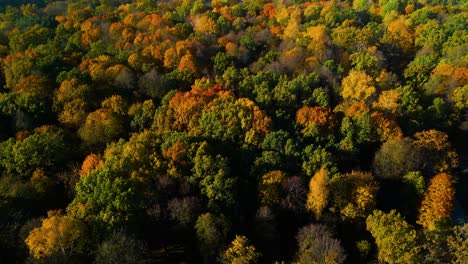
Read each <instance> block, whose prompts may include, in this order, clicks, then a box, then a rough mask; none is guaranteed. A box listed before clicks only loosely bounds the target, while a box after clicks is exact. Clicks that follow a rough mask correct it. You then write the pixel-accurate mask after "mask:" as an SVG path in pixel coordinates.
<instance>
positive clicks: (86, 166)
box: [80, 153, 104, 176]
mask: <svg viewBox="0 0 468 264" xmlns="http://www.w3.org/2000/svg"><path fill="white" fill-rule="evenodd" d="M103 165H104V161H103V160H102V157H101V155H96V154H94V153H91V154H89V155H88V156H86V158H85V160H84V161H83V164H82V165H81V171H80V176H85V175H87V174H89V173H91V172H93V171H94V170H97V169H99V168H101V167H102V166H103Z"/></svg>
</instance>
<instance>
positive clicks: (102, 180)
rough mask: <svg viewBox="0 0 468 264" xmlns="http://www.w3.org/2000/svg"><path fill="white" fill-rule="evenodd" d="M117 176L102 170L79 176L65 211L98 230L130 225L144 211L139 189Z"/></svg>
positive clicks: (132, 183)
mask: <svg viewBox="0 0 468 264" xmlns="http://www.w3.org/2000/svg"><path fill="white" fill-rule="evenodd" d="M118 174H119V173H118V172H114V171H110V170H109V169H107V168H105V167H104V168H102V169H99V170H95V171H93V172H91V173H90V174H88V175H86V176H84V177H81V178H80V181H79V182H78V183H77V185H76V196H75V199H73V201H72V202H71V203H70V205H69V206H68V208H67V211H68V212H69V213H70V214H71V215H72V216H74V217H76V218H80V219H83V220H86V221H87V222H90V223H91V224H92V225H93V226H94V227H97V228H98V229H101V228H102V229H111V228H113V227H118V226H121V225H123V224H128V223H129V222H130V223H131V222H132V221H133V220H135V217H136V215H137V214H138V212H139V211H140V210H142V209H143V208H144V200H143V198H142V197H141V195H142V194H141V193H140V192H137V190H138V189H139V188H143V187H142V186H141V185H140V184H139V183H138V182H136V181H135V180H132V179H129V178H128V176H127V175H126V176H123V177H122V176H119V175H118Z"/></svg>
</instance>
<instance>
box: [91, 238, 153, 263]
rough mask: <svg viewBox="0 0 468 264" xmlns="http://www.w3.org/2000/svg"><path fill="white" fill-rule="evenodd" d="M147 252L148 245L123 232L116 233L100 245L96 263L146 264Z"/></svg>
mask: <svg viewBox="0 0 468 264" xmlns="http://www.w3.org/2000/svg"><path fill="white" fill-rule="evenodd" d="M146 251H147V248H146V245H145V244H144V243H143V242H142V241H140V240H138V239H136V238H134V237H133V236H130V235H127V234H125V233H124V232H123V231H115V232H113V233H112V234H111V235H110V236H109V237H107V238H106V239H105V240H104V241H103V242H102V243H101V244H99V247H98V248H97V251H96V258H95V263H96V264H114V263H122V264H132V263H145V254H146Z"/></svg>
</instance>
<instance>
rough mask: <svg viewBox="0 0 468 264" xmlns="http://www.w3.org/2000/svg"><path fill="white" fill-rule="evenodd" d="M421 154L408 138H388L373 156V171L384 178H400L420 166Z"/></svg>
mask: <svg viewBox="0 0 468 264" xmlns="http://www.w3.org/2000/svg"><path fill="white" fill-rule="evenodd" d="M422 162H423V160H422V155H421V153H420V152H419V150H418V149H417V147H416V146H415V145H414V144H413V142H412V141H411V140H410V139H409V138H403V139H390V140H388V141H387V142H385V143H384V144H382V146H381V147H380V149H379V150H378V151H377V153H376V154H375V157H374V164H373V166H374V171H375V174H376V175H377V176H378V177H381V178H384V179H395V178H400V177H402V176H403V175H405V174H406V173H408V172H410V171H417V170H419V169H420V168H421V166H422Z"/></svg>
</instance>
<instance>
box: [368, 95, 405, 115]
mask: <svg viewBox="0 0 468 264" xmlns="http://www.w3.org/2000/svg"><path fill="white" fill-rule="evenodd" d="M399 100H400V93H399V92H398V91H397V90H388V91H383V92H382V93H381V94H380V96H379V100H378V101H377V102H374V103H373V104H372V107H373V108H376V109H378V110H381V111H385V112H388V113H391V114H396V112H397V110H398V106H399Z"/></svg>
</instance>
